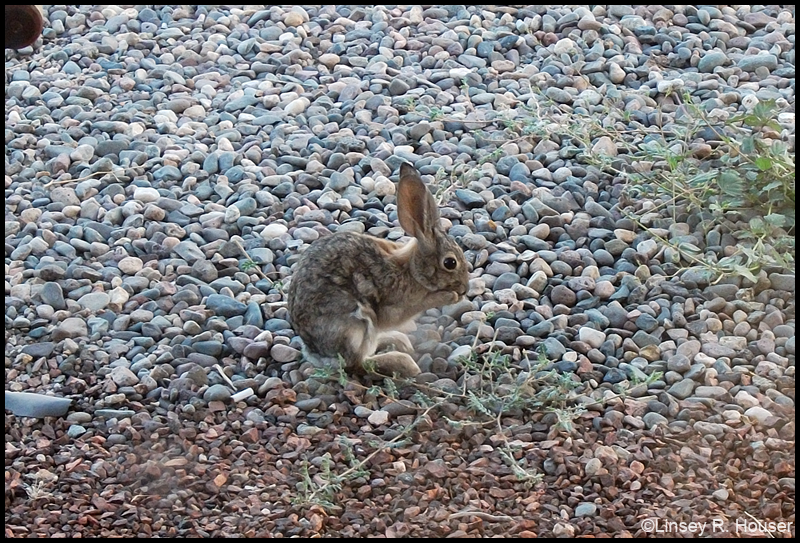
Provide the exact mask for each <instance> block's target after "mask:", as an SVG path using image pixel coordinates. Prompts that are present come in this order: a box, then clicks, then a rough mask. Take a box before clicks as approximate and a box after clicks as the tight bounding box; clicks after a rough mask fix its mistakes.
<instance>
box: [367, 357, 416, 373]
mask: <svg viewBox="0 0 800 543" xmlns="http://www.w3.org/2000/svg"><path fill="white" fill-rule="evenodd" d="M368 360H369V361H370V362H374V363H375V371H376V372H377V373H379V374H381V375H386V376H393V375H395V374H397V375H399V376H400V377H414V376H415V375H418V374H419V373H420V369H419V366H417V363H416V362H414V359H413V358H411V355H409V354H407V353H400V352H397V351H389V352H388V353H379V354H376V355H374V356H371V357H369V359H368Z"/></svg>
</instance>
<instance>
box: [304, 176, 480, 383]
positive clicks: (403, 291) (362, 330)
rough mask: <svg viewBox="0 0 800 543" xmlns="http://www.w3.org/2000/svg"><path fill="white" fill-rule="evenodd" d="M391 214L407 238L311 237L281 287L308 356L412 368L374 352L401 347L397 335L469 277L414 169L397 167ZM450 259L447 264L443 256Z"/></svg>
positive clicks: (385, 368)
mask: <svg viewBox="0 0 800 543" xmlns="http://www.w3.org/2000/svg"><path fill="white" fill-rule="evenodd" d="M397 193H398V204H397V206H398V216H399V217H400V222H401V225H402V226H403V229H404V230H405V231H406V233H408V234H409V235H411V236H413V237H414V240H412V241H411V242H409V243H406V244H400V243H395V242H392V241H389V240H385V239H378V238H374V237H372V236H367V235H361V234H355V233H351V232H342V233H335V234H332V235H330V236H326V237H323V238H320V239H318V240H317V241H315V242H314V243H312V244H311V245H310V246H309V247H308V248H307V249H306V250H305V251H304V252H303V254H302V256H301V258H300V260H299V261H298V263H297V268H296V270H295V272H294V275H293V277H292V280H291V283H290V285H289V293H288V294H289V296H288V301H289V314H290V316H291V320H292V326H293V327H294V329H295V331H296V332H297V333H298V334H299V335H300V337H301V338H302V339H303V342H304V343H305V346H306V351H307V353H308V354H309V355H311V356H312V357H313V358H322V359H335V358H337V357H338V356H341V357H342V358H343V359H344V361H345V364H346V367H348V368H353V369H356V368H359V367H362V366H363V363H364V360H365V359H367V358H371V359H372V360H374V361H375V362H376V365H377V368H378V371H379V372H380V373H386V374H389V375H391V374H392V373H399V374H402V375H406V376H411V375H415V374H416V373H419V368H418V367H417V366H416V364H415V363H414V361H413V358H411V357H410V356H409V355H408V354H407V353H404V352H398V351H392V352H388V353H381V354H378V355H375V350H376V349H377V348H378V347H379V346H380V345H381V344H382V343H393V344H395V346H396V347H404V348H406V350H407V348H408V346H410V343H408V342H405V344H404V345H397V343H403V341H402V340H401V339H400V337H399V336H398V335H397V334H399V333H400V332H398V330H400V329H402V328H403V327H405V326H407V324H408V322H409V321H411V319H413V318H414V317H415V316H417V315H418V314H419V313H421V312H423V311H425V310H427V309H430V308H433V307H439V306H442V305H447V304H450V303H454V302H456V301H457V300H458V299H459V298H460V297H461V296H463V295H464V294H465V293H466V291H467V282H468V279H469V276H468V270H467V263H466V260H465V259H464V254H463V252H462V251H461V249H460V248H459V247H458V245H457V244H456V243H455V241H454V240H453V239H452V238H450V237H449V236H447V235H446V234H445V232H444V231H443V230H442V228H441V226H440V224H439V212H438V209H437V208H436V203H435V201H434V200H433V197H432V196H431V194H430V193H429V192H428V189H427V188H426V187H425V184H424V183H423V182H422V180H421V179H420V177H419V174H418V173H417V172H416V170H414V169H413V168H412V167H411V166H408V165H407V164H404V165H403V166H401V168H400V183H399V186H398V191H397ZM445 257H448V258H452V259H454V260H455V261H456V264H457V265H456V267H455V269H454V270H447V269H446V268H445V267H444V265H443V262H444V258H445Z"/></svg>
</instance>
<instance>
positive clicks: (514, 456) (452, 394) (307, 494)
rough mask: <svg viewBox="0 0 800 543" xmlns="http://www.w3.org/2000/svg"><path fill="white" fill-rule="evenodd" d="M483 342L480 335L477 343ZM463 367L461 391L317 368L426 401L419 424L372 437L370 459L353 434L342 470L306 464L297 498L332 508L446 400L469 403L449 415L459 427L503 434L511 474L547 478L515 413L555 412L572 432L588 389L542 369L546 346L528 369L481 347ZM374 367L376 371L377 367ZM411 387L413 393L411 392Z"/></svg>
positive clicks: (319, 374)
mask: <svg viewBox="0 0 800 543" xmlns="http://www.w3.org/2000/svg"><path fill="white" fill-rule="evenodd" d="M476 341H477V340H476ZM456 363H457V364H459V366H460V369H461V371H462V377H461V381H462V385H461V388H460V389H455V390H454V389H452V388H448V387H443V388H440V387H436V386H433V385H429V384H424V383H418V382H416V381H412V380H409V379H397V378H392V377H388V376H384V377H383V382H382V384H381V385H380V386H378V385H371V386H366V385H361V384H360V383H358V382H356V381H354V380H351V379H349V378H348V377H347V375H346V374H345V373H344V370H343V369H342V368H343V366H342V364H341V361H340V364H339V366H338V367H325V368H318V369H316V370H315V372H314V373H313V375H312V377H314V378H317V379H327V380H331V381H336V382H337V383H338V384H339V385H340V386H342V387H343V388H349V389H350V390H360V391H361V392H362V393H363V394H364V395H365V397H369V398H372V400H369V401H374V399H375V398H378V397H382V398H384V399H385V401H389V402H391V401H398V400H399V399H400V398H408V399H410V400H411V401H413V402H414V404H416V405H417V406H419V410H420V412H419V413H418V414H417V415H416V416H415V417H414V418H413V421H412V422H410V423H408V424H405V425H403V426H396V427H394V429H395V430H396V431H397V432H398V433H397V435H395V436H394V437H393V438H392V439H390V440H388V441H379V440H371V441H369V442H368V443H365V445H367V446H369V447H372V448H373V451H372V452H371V453H370V454H368V455H366V457H364V458H358V455H357V454H356V451H355V448H354V447H353V446H352V443H351V442H350V441H349V440H347V439H340V440H339V441H338V445H339V449H340V451H341V455H342V458H343V459H344V461H345V463H346V465H347V466H348V467H347V468H346V469H343V470H341V469H340V470H338V471H337V470H336V469H334V463H333V459H332V458H323V459H322V460H317V461H316V462H315V464H316V466H311V465H310V464H309V462H305V463H304V467H303V471H302V473H301V480H300V481H299V482H298V484H297V488H298V490H299V495H298V496H297V497H296V499H295V503H296V504H298V505H302V504H318V505H321V506H323V507H325V508H328V509H330V508H331V507H333V506H334V505H335V503H336V498H337V494H338V493H340V492H341V491H342V486H343V485H344V484H346V483H347V482H348V481H352V480H354V479H358V478H361V477H368V476H369V473H368V472H367V465H368V463H369V462H370V460H371V459H372V458H373V457H375V455H377V454H378V453H379V452H380V451H383V450H386V449H392V448H397V447H399V446H402V445H404V444H406V443H407V442H408V441H413V439H414V432H415V429H416V427H417V426H418V425H419V424H421V423H422V422H423V421H429V420H430V416H431V415H435V414H436V413H437V412H438V411H439V410H440V409H441V408H442V406H443V404H445V403H448V404H454V403H455V404H456V405H460V406H462V407H463V411H461V416H459V417H458V418H457V419H453V418H450V417H449V416H447V415H444V414H442V415H441V416H442V417H443V420H445V421H446V422H447V423H448V424H449V425H450V426H451V427H452V428H453V429H460V428H464V427H465V426H477V427H480V428H482V429H483V430H484V431H486V432H488V433H489V434H490V435H492V436H493V439H499V440H500V445H499V446H497V447H496V450H497V451H498V454H499V456H500V460H502V462H503V463H505V464H506V465H507V466H508V467H509V469H510V470H511V473H513V474H514V475H515V477H516V478H517V479H518V480H519V481H521V482H522V483H523V484H524V485H525V486H526V487H530V486H533V485H534V484H537V483H538V482H539V481H541V478H542V475H541V474H540V473H539V472H538V471H537V470H536V469H535V467H534V466H532V465H531V464H530V462H529V461H528V460H527V459H526V456H525V454H524V451H522V450H521V449H520V447H519V444H518V443H515V442H512V441H511V439H510V436H511V435H512V432H511V428H510V427H509V425H508V422H507V419H508V417H512V418H514V417H516V418H519V417H523V418H525V417H529V416H532V415H534V414H536V413H542V412H545V411H546V412H552V413H555V415H556V420H557V422H556V423H555V424H554V425H553V427H552V428H551V434H552V435H555V434H556V433H558V432H561V431H567V432H572V431H573V430H574V428H573V426H572V422H573V421H574V420H576V419H577V418H578V417H580V416H581V414H582V413H583V412H584V408H583V407H581V406H578V405H574V403H573V401H574V398H575V390H576V389H577V388H578V387H579V386H581V384H580V383H579V382H577V381H576V380H573V379H572V378H571V376H569V375H561V374H559V373H557V372H555V371H548V372H544V371H542V368H544V367H545V366H546V365H548V364H549V361H548V360H547V357H546V356H545V354H544V352H543V351H540V352H539V353H538V354H537V355H536V357H535V360H534V361H533V362H531V363H530V364H528V366H529V367H528V370H527V371H525V370H523V369H521V367H520V366H519V364H517V363H515V362H514V361H513V360H512V358H511V357H510V356H508V355H504V354H501V353H500V352H498V351H493V350H491V349H490V350H489V351H488V352H485V353H483V354H478V353H477V349H476V345H473V349H472V351H471V353H470V355H469V356H465V357H462V358H459V359H458V360H457V361H456ZM373 371H374V368H373ZM409 391H413V393H411V394H409Z"/></svg>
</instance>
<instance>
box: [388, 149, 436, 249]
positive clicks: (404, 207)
mask: <svg viewBox="0 0 800 543" xmlns="http://www.w3.org/2000/svg"><path fill="white" fill-rule="evenodd" d="M397 215H398V217H399V218H400V226H402V227H403V230H405V231H406V233H407V234H409V235H410V236H414V237H415V238H417V239H420V240H422V241H433V240H434V231H435V230H436V229H437V228H439V209H438V208H437V207H436V201H435V200H434V199H433V196H432V195H431V193H430V192H429V191H428V188H427V187H426V186H425V183H424V182H423V181H422V179H421V178H420V176H419V173H417V170H415V169H414V167H413V166H410V165H409V164H406V163H403V164H402V165H401V166H400V183H399V184H398V188H397Z"/></svg>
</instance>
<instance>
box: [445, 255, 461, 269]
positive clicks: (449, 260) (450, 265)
mask: <svg viewBox="0 0 800 543" xmlns="http://www.w3.org/2000/svg"><path fill="white" fill-rule="evenodd" d="M442 264H444V267H445V269H448V270H454V269H456V266H457V265H458V262H456V259H455V258H453V257H452V256H446V257H445V258H444V260H443V261H442Z"/></svg>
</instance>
